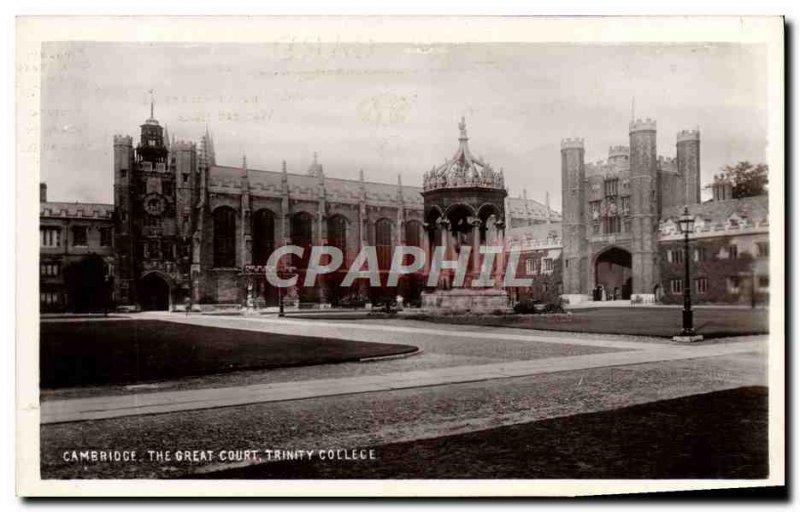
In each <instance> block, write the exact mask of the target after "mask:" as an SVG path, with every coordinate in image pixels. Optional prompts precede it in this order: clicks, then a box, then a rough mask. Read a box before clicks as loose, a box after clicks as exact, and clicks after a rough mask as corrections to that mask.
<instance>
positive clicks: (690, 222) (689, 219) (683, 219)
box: [678, 206, 694, 234]
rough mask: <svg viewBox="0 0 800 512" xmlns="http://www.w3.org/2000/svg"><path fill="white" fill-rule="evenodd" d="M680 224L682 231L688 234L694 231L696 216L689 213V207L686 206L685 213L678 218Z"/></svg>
mask: <svg viewBox="0 0 800 512" xmlns="http://www.w3.org/2000/svg"><path fill="white" fill-rule="evenodd" d="M678 224H679V225H680V227H681V233H683V234H687V233H691V232H693V231H694V216H693V215H691V214H690V213H689V207H688V206H684V208H683V215H681V216H680V218H679V219H678Z"/></svg>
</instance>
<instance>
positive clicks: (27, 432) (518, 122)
mask: <svg viewBox="0 0 800 512" xmlns="http://www.w3.org/2000/svg"><path fill="white" fill-rule="evenodd" d="M61 22H63V24H62V23H61ZM102 23H104V24H102ZM84 24H86V26H87V27H88V26H89V24H97V25H96V27H100V26H102V27H104V28H103V31H102V32H101V31H100V30H99V29H95V28H92V30H89V31H88V32H84V31H82V28H83V27H84ZM101 24H102V25H101ZM93 26H94V25H93ZM17 28H18V44H19V45H20V48H19V49H18V59H19V62H18V68H17V69H18V71H17V93H18V98H20V100H18V101H20V102H21V103H19V106H18V109H19V110H18V114H17V116H18V121H17V131H18V134H19V135H18V137H19V144H18V147H17V152H18V153H17V155H18V165H19V167H18V170H17V187H18V189H17V190H18V191H20V190H24V193H19V192H18V198H17V212H18V214H17V218H18V226H20V227H19V228H18V233H19V234H18V236H20V237H23V236H24V240H25V241H24V243H22V244H20V245H19V246H18V249H17V255H18V261H21V262H22V263H18V264H19V265H24V267H18V270H17V274H18V277H17V279H18V288H17V298H18V305H17V316H18V322H20V323H19V327H18V337H17V350H18V351H19V354H20V355H19V358H18V360H17V372H18V379H19V382H20V383H21V384H20V386H21V387H20V388H19V389H18V394H17V397H18V400H17V421H18V425H23V424H24V425H28V427H29V428H21V429H19V430H18V432H19V434H18V435H19V436H20V437H19V438H18V442H17V447H18V450H21V451H22V452H24V454H23V453H20V452H18V454H17V465H18V472H19V473H18V474H19V475H20V476H19V478H20V481H18V489H25V490H23V491H18V492H23V494H28V495H74V494H77V493H80V494H81V495H84V496H85V495H93V494H95V495H115V494H126V493H130V492H132V490H133V489H137V491H136V492H137V494H138V495H142V496H146V495H151V494H152V495H192V494H191V493H190V492H189V491H188V490H187V489H189V488H188V487H186V486H185V485H184V484H187V483H189V482H187V481H193V482H194V487H193V488H194V489H198V491H197V492H198V493H199V494H197V495H209V496H212V495H220V496H230V495H236V494H237V493H240V492H241V493H245V492H247V493H248V495H253V494H255V495H261V494H269V495H293V496H315V495H329V496H332V495H337V494H341V493H345V494H352V495H360V496H378V495H394V496H402V495H429V496H434V495H447V496H465V495H479V496H480V495H516V496H536V495H539V496H543V495H548V496H550V495H575V494H605V493H623V492H626V491H625V489H632V490H634V491H635V490H636V489H639V492H641V490H642V489H645V488H646V486H650V487H649V488H650V489H659V490H685V489H691V488H701V489H702V488H718V489H719V488H726V487H758V486H768V485H769V486H774V485H782V483H783V478H784V471H785V468H784V459H783V449H784V442H785V441H784V435H785V434H784V430H783V428H784V424H783V415H784V410H783V408H784V393H785V390H784V388H783V386H784V381H783V377H784V362H783V351H784V341H785V340H784V335H785V333H784V323H783V322H784V300H785V298H784V285H783V281H784V271H785V270H784V258H785V254H784V251H785V249H784V222H785V220H784V213H783V212H784V197H783V187H784V169H783V163H784V161H783V144H784V142H783V117H782V116H783V108H784V104H783V101H784V100H783V82H782V81H783V45H784V41H783V20H782V19H781V18H780V17H771V18H770V17H751V18H747V17H743V18H684V19H678V18H663V19H659V20H656V19H648V18H628V19H626V18H616V19H614V18H608V19H602V18H587V19H580V20H579V19H576V18H572V19H558V18H551V19H531V18H528V19H522V18H520V19H514V18H494V19H486V18H470V19H458V18H422V19H405V20H403V19H393V20H392V19H383V18H382V19H373V18H361V19H356V18H338V19H326V18H319V19H314V20H310V19H296V18H288V17H287V18H284V19H280V18H271V19H258V18H250V19H236V18H231V19H222V18H220V19H216V18H208V19H202V20H178V19H174V20H171V19H170V18H166V17H165V18H129V19H116V20H112V19H107V20H102V19H95V20H91V21H90V20H75V19H69V20H67V19H63V20H62V19H59V18H58V17H54V18H51V19H42V18H36V17H31V18H21V19H20V20H18V23H17ZM56 29H57V30H56ZM62 29H63V30H62ZM501 33H502V34H503V36H502V37H500V36H499V35H498V34H501ZM398 34H400V35H402V37H398ZM643 34H645V35H646V36H647V37H645V36H644V35H643ZM593 38H594V39H593ZM704 38H705V39H704ZM216 39H218V40H216ZM30 91H33V92H30ZM28 92H30V94H28ZM23 100H24V101H23ZM37 200H38V204H36V202H37ZM20 240H22V238H20ZM20 274H23V275H25V281H24V282H25V283H26V284H24V285H20V284H19V283H22V281H20V279H21V277H20ZM23 317H24V320H23V319H22V318H23ZM444 480H446V481H449V486H445V487H442V488H439V489H438V490H437V489H434V488H433V487H429V486H430V485H432V483H431V482H435V481H444ZM234 481H235V483H236V485H237V486H240V485H241V486H243V487H234V486H232V485H231V486H228V484H232V483H233V482H234ZM420 481H426V482H428V484H426V486H425V487H417V488H415V487H414V485H415V483H416V484H418V485H421V484H419V482H420ZM148 482H152V483H153V484H156V483H157V484H158V487H153V488H152V489H151V490H150V491H148V487H147V485H148ZM287 482H288V483H287ZM300 482H305V483H306V486H305V487H298V486H297V485H293V484H292V483H300ZM473 482H475V484H473ZM487 482H488V483H487ZM556 482H560V484H558V485H562V487H558V485H557V484H556ZM590 483H591V485H589V484H590ZM172 485H174V487H173V486H172ZM248 485H252V486H253V487H247V486H248ZM256 485H258V486H259V487H255V486H256ZM487 485H488V487H481V486H487ZM133 486H137V487H133ZM503 486H505V487H503ZM625 486H627V487H625ZM637 486H638V487H637ZM244 489H250V490H249V491H245V490H244Z"/></svg>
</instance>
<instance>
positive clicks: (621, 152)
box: [608, 146, 631, 158]
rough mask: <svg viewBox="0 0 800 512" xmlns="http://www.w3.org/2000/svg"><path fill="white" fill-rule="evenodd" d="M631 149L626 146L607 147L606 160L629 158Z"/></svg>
mask: <svg viewBox="0 0 800 512" xmlns="http://www.w3.org/2000/svg"><path fill="white" fill-rule="evenodd" d="M630 154H631V149H630V148H629V147H628V146H609V147H608V158H614V157H620V156H630Z"/></svg>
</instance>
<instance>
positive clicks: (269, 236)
mask: <svg viewBox="0 0 800 512" xmlns="http://www.w3.org/2000/svg"><path fill="white" fill-rule="evenodd" d="M274 249H275V215H274V214H273V213H272V212H271V211H269V210H258V211H257V212H256V213H255V215H253V264H254V265H264V264H266V262H267V258H269V255H270V254H272V251H273V250H274Z"/></svg>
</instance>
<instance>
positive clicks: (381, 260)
mask: <svg viewBox="0 0 800 512" xmlns="http://www.w3.org/2000/svg"><path fill="white" fill-rule="evenodd" d="M375 248H376V251H377V252H378V267H379V268H380V269H381V270H388V269H389V267H390V266H391V264H392V221H390V220H389V219H379V220H378V222H376V223H375Z"/></svg>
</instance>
